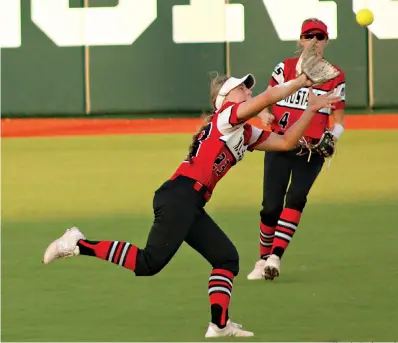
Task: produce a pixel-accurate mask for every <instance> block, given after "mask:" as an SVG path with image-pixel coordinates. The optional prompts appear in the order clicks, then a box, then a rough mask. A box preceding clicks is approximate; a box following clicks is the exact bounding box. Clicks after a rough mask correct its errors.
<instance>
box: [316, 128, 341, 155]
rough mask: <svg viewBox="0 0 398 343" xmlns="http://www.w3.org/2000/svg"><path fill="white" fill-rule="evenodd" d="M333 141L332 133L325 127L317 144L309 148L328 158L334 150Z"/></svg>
mask: <svg viewBox="0 0 398 343" xmlns="http://www.w3.org/2000/svg"><path fill="white" fill-rule="evenodd" d="M335 149H336V147H335V142H334V139H333V134H332V133H331V132H330V131H329V130H327V129H325V132H324V133H323V135H322V137H321V139H320V140H319V142H318V143H317V144H314V145H311V150H312V151H316V152H317V153H318V154H319V155H321V156H323V157H325V158H328V157H331V156H332V155H333V154H334V152H335Z"/></svg>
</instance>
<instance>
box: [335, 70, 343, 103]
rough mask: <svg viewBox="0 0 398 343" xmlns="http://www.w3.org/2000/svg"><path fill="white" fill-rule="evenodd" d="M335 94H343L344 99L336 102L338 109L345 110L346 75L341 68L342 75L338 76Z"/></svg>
mask: <svg viewBox="0 0 398 343" xmlns="http://www.w3.org/2000/svg"><path fill="white" fill-rule="evenodd" d="M334 94H335V95H338V96H341V98H342V100H341V101H339V102H338V103H336V104H335V106H336V110H344V108H345V75H344V72H343V71H342V70H340V75H339V76H338V77H337V78H336V86H335V88H334Z"/></svg>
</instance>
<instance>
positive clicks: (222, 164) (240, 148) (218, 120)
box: [172, 102, 270, 192]
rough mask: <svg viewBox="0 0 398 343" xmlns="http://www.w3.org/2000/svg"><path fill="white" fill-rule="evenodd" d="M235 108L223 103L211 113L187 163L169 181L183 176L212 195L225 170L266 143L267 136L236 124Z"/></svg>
mask: <svg viewBox="0 0 398 343" xmlns="http://www.w3.org/2000/svg"><path fill="white" fill-rule="evenodd" d="M239 105H240V103H233V102H227V103H226V104H224V105H223V106H222V107H221V108H220V110H219V111H217V112H215V113H214V115H213V117H212V119H211V121H210V123H209V124H207V125H206V127H205V128H204V129H203V130H202V132H201V133H200V134H199V136H198V139H197V141H196V142H195V144H194V151H193V158H192V161H191V163H189V161H188V160H185V161H184V162H183V163H181V165H180V166H179V167H178V169H177V170H176V172H175V173H174V175H173V177H172V178H174V177H176V176H178V175H183V176H187V177H189V178H192V179H194V180H196V181H199V182H200V183H201V184H203V185H204V186H206V187H207V189H208V190H209V192H212V191H213V189H214V187H215V186H216V184H217V182H218V181H220V180H221V179H222V177H223V176H224V175H225V174H226V173H227V172H228V170H229V169H231V167H232V166H233V165H235V164H236V163H237V162H239V161H240V160H242V159H243V156H244V154H245V152H246V151H247V150H249V151H253V149H254V147H256V146H257V145H259V144H260V143H262V142H264V141H266V140H267V139H268V137H269V135H270V132H267V131H264V130H261V129H259V128H257V127H255V126H253V125H250V124H247V123H246V122H243V123H239V122H238V118H237V110H238V107H239Z"/></svg>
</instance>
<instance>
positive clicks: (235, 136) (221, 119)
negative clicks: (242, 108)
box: [217, 106, 247, 162]
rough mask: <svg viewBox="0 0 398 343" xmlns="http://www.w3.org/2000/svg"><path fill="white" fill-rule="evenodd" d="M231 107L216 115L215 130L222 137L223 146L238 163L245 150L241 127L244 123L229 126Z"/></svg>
mask: <svg viewBox="0 0 398 343" xmlns="http://www.w3.org/2000/svg"><path fill="white" fill-rule="evenodd" d="M232 107H233V106H230V107H227V108H226V109H225V110H224V111H222V112H221V113H220V114H219V115H218V118H217V128H218V130H219V131H220V132H221V134H222V135H223V136H222V137H220V139H221V140H222V141H224V142H225V145H226V146H227V147H228V149H229V150H230V151H231V153H232V155H233V156H234V157H235V159H236V162H239V161H240V160H241V159H242V158H243V156H244V154H245V152H246V150H247V145H245V144H244V128H243V125H244V124H245V123H241V124H238V125H231V124H230V118H231V114H232V113H231V112H232Z"/></svg>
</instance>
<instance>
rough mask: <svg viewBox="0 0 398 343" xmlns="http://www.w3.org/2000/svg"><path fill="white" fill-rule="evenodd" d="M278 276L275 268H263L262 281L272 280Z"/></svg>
mask: <svg viewBox="0 0 398 343" xmlns="http://www.w3.org/2000/svg"><path fill="white" fill-rule="evenodd" d="M278 276H279V270H278V269H276V268H275V267H269V266H267V267H265V268H264V279H265V280H271V281H272V280H273V279H275V278H276V277H278Z"/></svg>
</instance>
